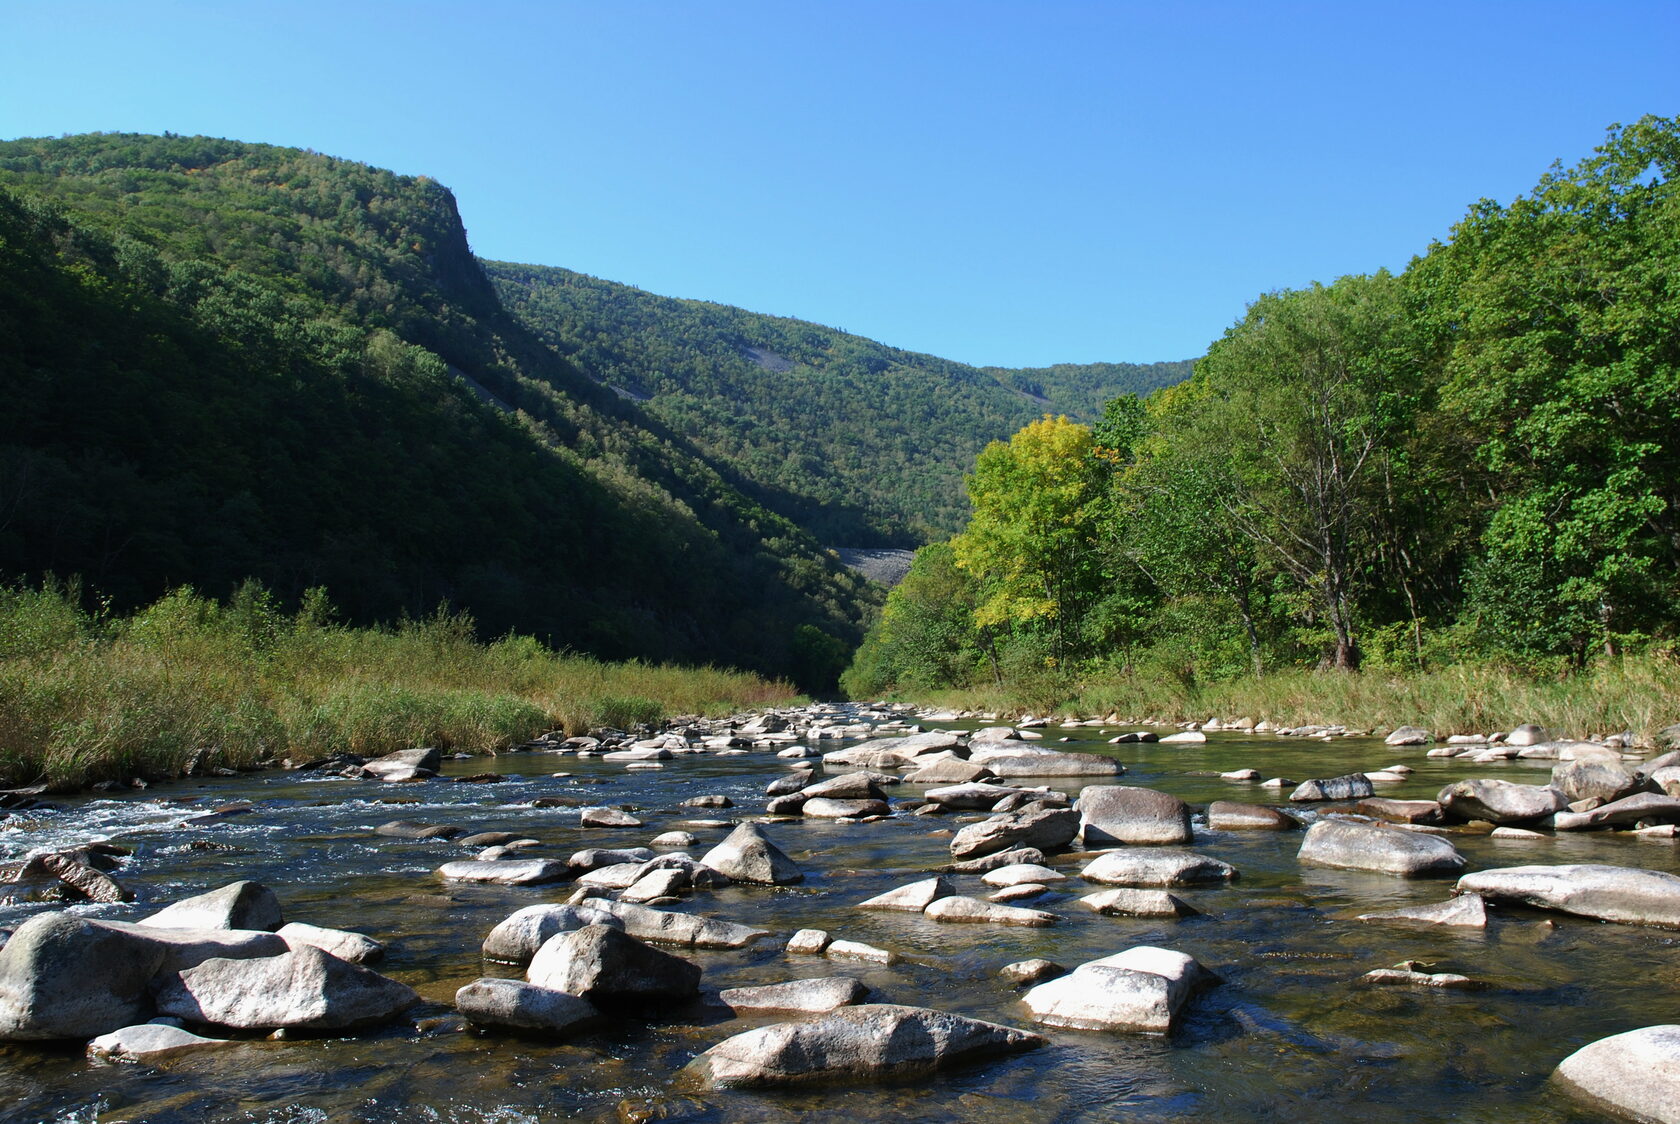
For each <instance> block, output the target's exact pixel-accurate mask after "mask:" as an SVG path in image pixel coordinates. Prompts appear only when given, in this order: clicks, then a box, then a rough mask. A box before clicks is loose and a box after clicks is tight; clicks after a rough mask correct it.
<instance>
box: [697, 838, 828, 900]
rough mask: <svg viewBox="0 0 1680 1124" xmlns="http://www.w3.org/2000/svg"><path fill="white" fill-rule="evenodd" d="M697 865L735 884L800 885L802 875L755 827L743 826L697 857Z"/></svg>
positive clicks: (796, 866)
mask: <svg viewBox="0 0 1680 1124" xmlns="http://www.w3.org/2000/svg"><path fill="white" fill-rule="evenodd" d="M700 861H701V862H702V863H704V864H705V865H706V866H709V867H711V868H712V869H713V870H715V871H717V872H718V873H719V874H722V875H725V876H727V877H729V878H732V879H734V880H735V881H737V882H754V883H758V884H759V885H764V886H785V885H788V884H790V883H794V882H799V881H803V880H804V878H805V872H804V871H802V870H800V869H799V865H798V864H797V863H795V862H794V861H793V860H792V859H790V858H788V857H787V855H785V854H783V853H782V849H781V848H780V847H777V846H776V845H775V844H774V843H772V842H770V837H769V836H767V835H766V834H765V833H764V829H763V828H761V827H759V826H758V825H757V824H753V823H744V824H742V825H741V826H739V827H737V828H736V829H735V830H734V831H732V832H730V833H729V835H728V837H727V838H725V839H724V841H723V842H722V843H719V844H718V845H717V846H716V847H713V848H712V849H711V850H710V851H707V852H706V853H705V854H704V855H702V856H701V858H700Z"/></svg>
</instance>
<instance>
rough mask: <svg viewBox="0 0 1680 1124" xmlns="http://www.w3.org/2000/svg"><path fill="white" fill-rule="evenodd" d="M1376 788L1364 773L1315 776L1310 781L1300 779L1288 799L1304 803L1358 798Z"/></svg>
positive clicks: (1371, 793) (1369, 794)
mask: <svg viewBox="0 0 1680 1124" xmlns="http://www.w3.org/2000/svg"><path fill="white" fill-rule="evenodd" d="M1376 791H1377V790H1376V789H1375V788H1373V787H1372V786H1371V778H1370V777H1367V776H1366V775H1365V774H1364V773H1349V774H1347V775H1345V776H1340V777H1317V778H1314V779H1313V780H1310V781H1302V782H1301V783H1300V784H1299V785H1298V786H1296V789H1295V791H1294V792H1291V793H1290V794H1289V799H1290V800H1292V801H1294V802H1295V803H1297V804H1306V803H1311V802H1316V801H1323V800H1358V799H1361V798H1362V797H1366V796H1372V795H1374V794H1375V793H1376Z"/></svg>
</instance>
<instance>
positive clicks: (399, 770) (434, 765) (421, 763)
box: [362, 748, 443, 781]
mask: <svg viewBox="0 0 1680 1124" xmlns="http://www.w3.org/2000/svg"><path fill="white" fill-rule="evenodd" d="M441 768H443V752H442V751H441V750H438V749H434V748H422V749H399V750H397V751H396V752H395V753H387V754H386V755H385V756H383V757H375V758H374V759H373V760H372V761H369V762H366V763H365V764H363V765H362V769H363V770H364V771H365V772H368V773H371V774H373V775H374V776H375V777H378V778H379V779H380V780H382V781H408V780H415V779H417V778H421V777H435V776H437V774H438V770H439V769H441Z"/></svg>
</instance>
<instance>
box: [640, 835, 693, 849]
mask: <svg viewBox="0 0 1680 1124" xmlns="http://www.w3.org/2000/svg"><path fill="white" fill-rule="evenodd" d="M699 842H700V840H699V838H698V837H697V836H696V835H695V834H694V833H693V832H689V831H667V832H665V833H663V834H661V835H655V836H654V837H653V838H652V839H650V840H649V841H648V843H649V845H650V846H653V847H693V846H695V845H696V844H698V843H699Z"/></svg>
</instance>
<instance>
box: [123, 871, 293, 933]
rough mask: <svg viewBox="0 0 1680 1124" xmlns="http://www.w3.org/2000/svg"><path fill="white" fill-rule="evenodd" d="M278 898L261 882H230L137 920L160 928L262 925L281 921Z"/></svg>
mask: <svg viewBox="0 0 1680 1124" xmlns="http://www.w3.org/2000/svg"><path fill="white" fill-rule="evenodd" d="M284 923H285V921H284V918H282V917H281V915H280V900H279V899H278V898H276V897H275V896H274V891H273V890H270V889H269V888H268V887H267V886H264V885H263V884H262V883H260V882H250V881H244V882H230V883H229V884H228V885H226V886H222V887H220V888H219V889H215V890H211V891H210V892H209V893H206V894H199V895H197V896H196V897H191V898H183V899H182V900H181V901H178V902H176V903H175V904H174V905H171V906H166V907H165V908H163V909H160V910H158V911H157V912H156V913H154V914H152V915H151V916H150V917H146V918H142V919H141V920H140V921H139V922H138V924H141V925H147V926H154V927H157V928H161V929H264V930H267V931H269V932H273V931H274V930H275V929H278V928H279V927H280V926H281V925H282V924H284Z"/></svg>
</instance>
